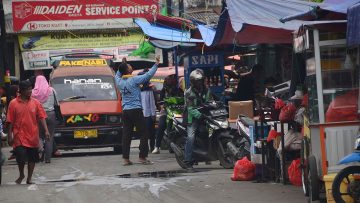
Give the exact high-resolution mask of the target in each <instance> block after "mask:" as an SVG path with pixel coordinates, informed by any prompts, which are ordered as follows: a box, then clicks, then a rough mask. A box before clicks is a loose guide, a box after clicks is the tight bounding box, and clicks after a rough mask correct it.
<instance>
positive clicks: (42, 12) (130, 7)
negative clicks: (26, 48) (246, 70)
mask: <svg viewBox="0 0 360 203" xmlns="http://www.w3.org/2000/svg"><path fill="white" fill-rule="evenodd" d="M158 6H159V3H158V0H131V1H130V0H129V1H127V0H126V1H125V0H119V1H114V0H101V1H98V0H76V1H75V0H58V1H54V0H52V1H15V2H12V10H13V21H14V22H13V27H14V31H15V32H19V31H49V30H74V29H104V28H105V29H107V28H126V27H134V24H133V23H132V18H141V17H145V16H146V15H149V14H150V15H151V14H152V13H155V12H157V11H158Z"/></svg>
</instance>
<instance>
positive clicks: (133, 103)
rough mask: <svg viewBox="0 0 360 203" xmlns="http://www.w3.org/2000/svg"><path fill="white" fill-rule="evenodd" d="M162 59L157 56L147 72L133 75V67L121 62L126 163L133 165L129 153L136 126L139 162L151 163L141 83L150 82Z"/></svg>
mask: <svg viewBox="0 0 360 203" xmlns="http://www.w3.org/2000/svg"><path fill="white" fill-rule="evenodd" d="M159 62H160V59H159V57H156V63H155V64H154V66H153V67H152V68H151V69H150V70H149V71H148V72H147V73H145V74H143V75H138V76H133V75H131V74H132V71H133V70H132V68H131V66H130V65H128V64H127V63H126V61H125V62H123V63H121V64H120V66H119V69H118V71H117V73H116V75H115V80H116V84H117V86H118V87H119V90H120V92H121V96H122V108H123V137H122V145H123V159H124V165H131V164H132V162H131V161H130V158H129V154H130V144H131V134H132V131H133V129H134V126H135V127H136V130H137V131H138V133H140V135H141V138H140V146H139V148H140V154H139V162H140V163H142V164H151V162H150V161H149V160H147V159H146V158H147V156H148V153H149V146H148V136H149V135H148V132H147V128H146V125H144V123H145V119H144V115H143V111H142V105H141V90H140V85H141V84H144V83H146V82H148V81H149V80H150V78H151V77H152V76H153V75H154V74H155V72H156V70H157V68H158V65H159Z"/></svg>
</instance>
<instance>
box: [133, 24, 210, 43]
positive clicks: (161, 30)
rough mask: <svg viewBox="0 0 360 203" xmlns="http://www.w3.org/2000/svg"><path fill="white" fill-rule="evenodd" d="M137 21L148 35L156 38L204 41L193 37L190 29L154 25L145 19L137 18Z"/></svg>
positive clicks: (177, 40)
mask: <svg viewBox="0 0 360 203" xmlns="http://www.w3.org/2000/svg"><path fill="white" fill-rule="evenodd" d="M135 23H136V24H137V25H138V26H139V27H140V28H141V29H142V31H143V32H144V33H145V34H146V35H147V36H149V37H152V38H155V39H161V40H166V41H174V42H203V40H201V39H194V38H191V36H190V32H188V31H182V30H178V29H173V28H166V27H162V26H158V25H154V24H151V23H149V22H148V21H147V20H143V19H135Z"/></svg>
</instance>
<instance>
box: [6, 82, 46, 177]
mask: <svg viewBox="0 0 360 203" xmlns="http://www.w3.org/2000/svg"><path fill="white" fill-rule="evenodd" d="M19 93H20V94H19V96H17V97H16V99H13V100H12V101H11V102H10V104H9V108H8V112H7V122H8V123H9V136H8V137H9V139H8V142H9V145H12V146H13V148H14V151H15V157H16V161H17V163H18V168H19V173H20V175H19V178H18V179H17V180H16V181H15V182H16V183H17V184H21V182H22V180H23V179H24V178H25V174H24V167H25V163H26V162H27V163H28V176H27V179H26V183H27V184H32V182H31V177H32V174H33V172H34V168H35V163H36V162H38V161H39V153H38V147H39V129H38V121H39V120H40V122H41V125H42V126H43V128H44V129H45V137H46V139H49V137H50V134H49V131H48V128H47V125H46V121H45V118H46V113H45V111H44V109H43V107H42V105H41V104H40V102H39V101H38V100H36V99H33V98H31V93H32V86H31V82H30V81H28V80H25V81H21V82H20V84H19Z"/></svg>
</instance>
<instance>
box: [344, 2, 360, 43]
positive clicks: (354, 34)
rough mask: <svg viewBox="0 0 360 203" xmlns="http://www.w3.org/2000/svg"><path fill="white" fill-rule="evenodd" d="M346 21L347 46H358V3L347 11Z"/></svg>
mask: <svg viewBox="0 0 360 203" xmlns="http://www.w3.org/2000/svg"><path fill="white" fill-rule="evenodd" d="M347 19H348V23H347V32H346V35H347V36H346V39H347V44H348V45H349V46H352V45H360V3H358V4H356V5H354V6H352V7H350V8H349V9H348V14H347Z"/></svg>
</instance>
